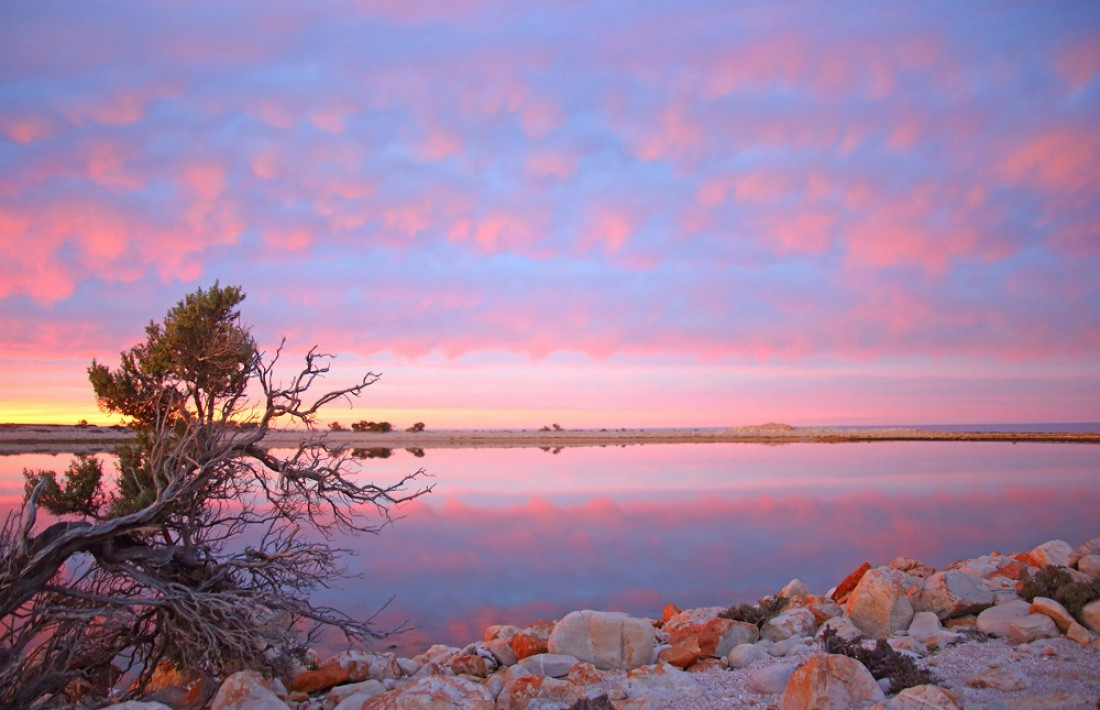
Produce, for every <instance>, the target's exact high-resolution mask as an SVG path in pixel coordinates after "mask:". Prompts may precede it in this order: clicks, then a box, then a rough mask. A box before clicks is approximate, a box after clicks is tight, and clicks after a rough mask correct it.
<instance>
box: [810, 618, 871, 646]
mask: <svg viewBox="0 0 1100 710" xmlns="http://www.w3.org/2000/svg"><path fill="white" fill-rule="evenodd" d="M825 629H832V630H833V631H835V632H836V635H837V638H839V639H840V640H842V641H855V640H856V639H858V638H863V632H862V631H860V630H859V627H857V626H856V625H855V624H853V623H852V620H851V619H849V618H848V617H846V616H837V617H834V618H832V619H829V620H828V621H826V622H825V623H824V624H822V625H821V627H820V628H819V629H818V630H817V638H819V639H820V638H824V636H825Z"/></svg>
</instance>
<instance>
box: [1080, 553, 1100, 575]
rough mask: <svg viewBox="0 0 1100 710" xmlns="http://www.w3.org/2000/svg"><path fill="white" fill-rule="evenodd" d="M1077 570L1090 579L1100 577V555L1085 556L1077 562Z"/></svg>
mask: <svg viewBox="0 0 1100 710" xmlns="http://www.w3.org/2000/svg"><path fill="white" fill-rule="evenodd" d="M1077 569H1078V570H1079V571H1081V572H1083V573H1084V574H1087V575H1088V576H1090V577H1100V555H1084V556H1083V557H1082V558H1081V559H1079V560H1077Z"/></svg>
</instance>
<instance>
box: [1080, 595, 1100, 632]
mask: <svg viewBox="0 0 1100 710" xmlns="http://www.w3.org/2000/svg"><path fill="white" fill-rule="evenodd" d="M1081 623H1083V624H1084V625H1085V627H1087V628H1088V629H1089V630H1091V631H1092V632H1093V633H1094V634H1100V600H1097V601H1094V602H1092V603H1091V604H1086V605H1085V607H1084V608H1083V609H1081Z"/></svg>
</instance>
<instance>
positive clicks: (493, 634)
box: [481, 624, 519, 643]
mask: <svg viewBox="0 0 1100 710" xmlns="http://www.w3.org/2000/svg"><path fill="white" fill-rule="evenodd" d="M518 633H519V627H518V626H513V625H512V624H493V625H492V626H487V627H485V632H484V633H483V634H482V635H481V640H482V641H485V642H486V643H488V642H489V641H496V640H498V639H499V640H504V641H511V640H512V638H513V637H514V636H515V635H516V634H518Z"/></svg>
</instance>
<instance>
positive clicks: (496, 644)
mask: <svg viewBox="0 0 1100 710" xmlns="http://www.w3.org/2000/svg"><path fill="white" fill-rule="evenodd" d="M513 637H514V634H513V636H509V637H507V638H495V639H492V640H490V641H484V642H482V644H481V647H482V648H484V649H485V650H486V651H488V652H489V653H490V654H491V655H492V656H493V658H494V659H496V662H497V665H498V666H514V665H515V664H516V661H518V660H519V659H518V658H516V652H515V649H513V648H512V638H513Z"/></svg>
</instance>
